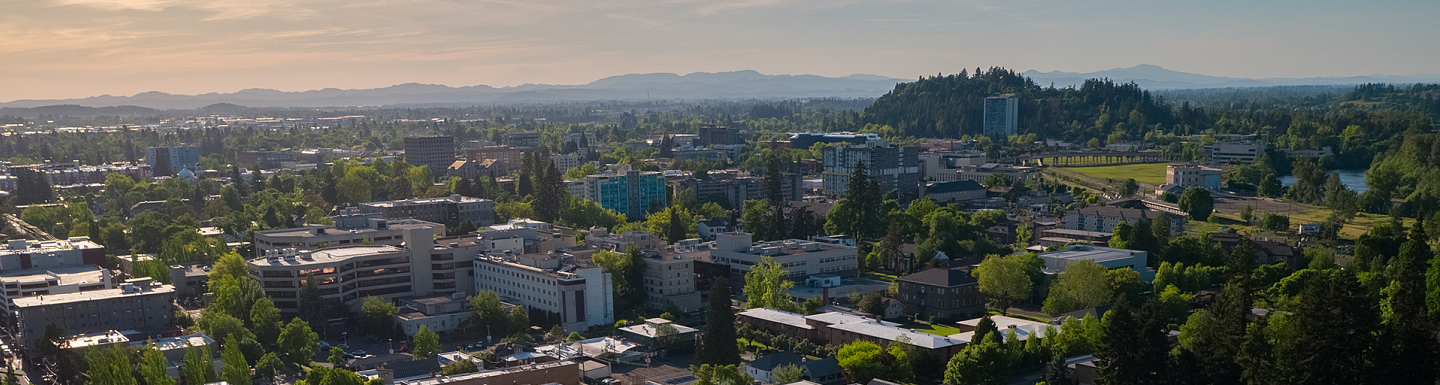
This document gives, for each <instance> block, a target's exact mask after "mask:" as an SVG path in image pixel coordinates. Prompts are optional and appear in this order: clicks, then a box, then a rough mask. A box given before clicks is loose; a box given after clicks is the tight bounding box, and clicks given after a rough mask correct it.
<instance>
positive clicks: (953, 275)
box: [900, 267, 976, 287]
mask: <svg viewBox="0 0 1440 385" xmlns="http://www.w3.org/2000/svg"><path fill="white" fill-rule="evenodd" d="M900 280H901V281H905V282H914V283H918V284H922V285H930V286H943V287H951V286H960V285H968V284H972V283H975V282H976V281H975V277H972V276H970V272H969V271H965V270H964V269H961V268H949V269H945V268H938V267H937V268H933V269H929V270H925V271H921V272H918V273H914V274H910V275H907V276H904V277H900Z"/></svg>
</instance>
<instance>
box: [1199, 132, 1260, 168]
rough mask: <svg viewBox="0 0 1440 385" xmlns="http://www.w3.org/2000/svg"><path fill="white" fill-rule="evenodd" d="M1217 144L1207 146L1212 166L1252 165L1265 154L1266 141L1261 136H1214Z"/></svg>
mask: <svg viewBox="0 0 1440 385" xmlns="http://www.w3.org/2000/svg"><path fill="white" fill-rule="evenodd" d="M1214 137H1215V138H1216V139H1217V141H1216V142H1215V143H1211V144H1210V145H1207V146H1205V148H1206V149H1208V150H1210V164H1212V165H1216V166H1224V165H1231V164H1251V163H1255V159H1256V158H1259V157H1260V155H1261V154H1264V153H1265V140H1264V139H1261V138H1260V135H1253V134H1252V135H1214Z"/></svg>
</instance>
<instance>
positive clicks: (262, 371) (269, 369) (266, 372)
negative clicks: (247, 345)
mask: <svg viewBox="0 0 1440 385" xmlns="http://www.w3.org/2000/svg"><path fill="white" fill-rule="evenodd" d="M284 368H285V363H284V362H281V361H280V356H278V355H276V354H275V353H274V352H271V353H265V355H264V356H261V357H260V361H258V362H256V363H255V375H257V376H260V377H265V378H271V379H273V378H274V377H275V374H277V373H279V372H280V371H281V370H283V369H284Z"/></svg>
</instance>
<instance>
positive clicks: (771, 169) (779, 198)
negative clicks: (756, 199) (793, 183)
mask: <svg viewBox="0 0 1440 385" xmlns="http://www.w3.org/2000/svg"><path fill="white" fill-rule="evenodd" d="M765 163H766V164H765V178H764V179H765V198H767V199H769V200H770V204H771V205H774V206H779V205H780V204H781V203H782V202H784V201H785V199H784V195H783V192H782V191H781V190H782V189H781V180H780V158H778V157H776V158H772V159H770V161H768V162H765Z"/></svg>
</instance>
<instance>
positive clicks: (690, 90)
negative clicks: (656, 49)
mask: <svg viewBox="0 0 1440 385" xmlns="http://www.w3.org/2000/svg"><path fill="white" fill-rule="evenodd" d="M904 81H907V80H906V79H896V78H888V77H883V76H875V75H850V76H844V77H824V76H817V75H765V74H761V73H759V72H756V71H753V70H746V71H734V72H718V73H706V72H696V73H692V74H688V75H677V74H672V73H654V74H630V75H619V76H611V77H607V78H604V79H600V80H596V81H593V82H590V83H589V84H583V85H554V84H525V85H519V86H513V87H491V86H487V85H477V86H464V87H450V86H444V85H437V84H419V83H407V84H400V85H394V86H390V87H384V88H373V89H348V90H342V89H336V88H326V89H321V90H311V91H299V92H285V91H277V90H272V89H260V88H255V89H246V90H240V91H237V92H233V93H223V94H222V93H208V94H199V95H177V94H169V93H164V92H158V91H151V92H142V93H139V94H135V95H132V96H112V95H101V96H93V97H88V98H81V99H62V100H53V99H52V100H16V101H12V102H6V103H0V115H4V114H5V111H4V108H5V107H10V108H35V107H42V106H54V105H74V106H81V107H109V106H139V107H148V108H155V109H196V108H201V107H204V106H209V105H212V104H218V103H228V104H235V105H241V106H246V107H355V106H405V105H413V106H420V105H425V106H434V105H461V104H480V103H525V102H564V101H584V100H634V99H671V100H674V99H745V98H762V99H779V98H813V97H844V98H862V97H863V98H869V97H876V96H879V95H882V94H884V93H886V92H888V91H890V90H892V89H894V88H895V84H896V83H900V82H904Z"/></svg>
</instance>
